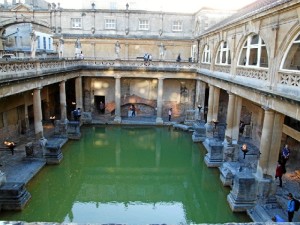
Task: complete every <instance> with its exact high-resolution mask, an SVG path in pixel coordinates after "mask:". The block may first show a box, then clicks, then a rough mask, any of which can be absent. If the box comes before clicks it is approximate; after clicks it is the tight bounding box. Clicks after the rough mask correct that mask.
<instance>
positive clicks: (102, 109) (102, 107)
mask: <svg viewBox="0 0 300 225" xmlns="http://www.w3.org/2000/svg"><path fill="white" fill-rule="evenodd" d="M104 109H105V105H104V103H103V102H102V101H101V102H100V112H101V113H102V114H104Z"/></svg>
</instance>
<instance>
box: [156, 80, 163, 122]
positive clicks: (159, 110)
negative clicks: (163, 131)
mask: <svg viewBox="0 0 300 225" xmlns="http://www.w3.org/2000/svg"><path fill="white" fill-rule="evenodd" d="M163 86H164V80H163V79H162V78H159V79H158V87H157V116H156V123H163V120H162V96H163V92H164V90H163Z"/></svg>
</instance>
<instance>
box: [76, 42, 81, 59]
mask: <svg viewBox="0 0 300 225" xmlns="http://www.w3.org/2000/svg"><path fill="white" fill-rule="evenodd" d="M80 54H81V43H80V40H79V39H78V38H77V40H76V41H75V58H79V56H80Z"/></svg>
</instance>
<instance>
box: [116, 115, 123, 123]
mask: <svg viewBox="0 0 300 225" xmlns="http://www.w3.org/2000/svg"><path fill="white" fill-rule="evenodd" d="M114 123H117V124H120V123H122V118H121V117H120V116H115V119H114Z"/></svg>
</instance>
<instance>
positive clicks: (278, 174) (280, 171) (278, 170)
mask: <svg viewBox="0 0 300 225" xmlns="http://www.w3.org/2000/svg"><path fill="white" fill-rule="evenodd" d="M282 175H283V166H282V165H281V163H280V161H278V164H277V167H276V174H275V179H277V177H278V178H279V187H282Z"/></svg>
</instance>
